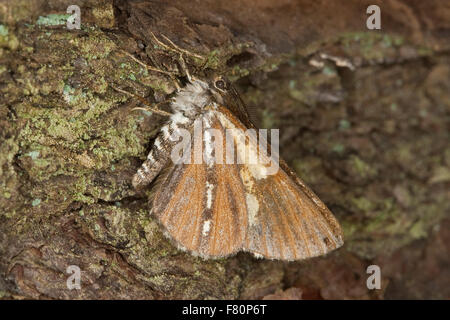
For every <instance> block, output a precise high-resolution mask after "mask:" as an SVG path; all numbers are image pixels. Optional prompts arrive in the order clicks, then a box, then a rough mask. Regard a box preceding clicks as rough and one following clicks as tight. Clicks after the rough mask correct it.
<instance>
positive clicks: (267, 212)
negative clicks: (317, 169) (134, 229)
mask: <svg viewBox="0 0 450 320" xmlns="http://www.w3.org/2000/svg"><path fill="white" fill-rule="evenodd" d="M170 106H171V109H172V111H173V113H172V115H171V116H170V119H169V121H168V122H167V123H166V124H165V125H164V126H163V127H162V128H161V130H160V132H159V134H158V135H157V137H156V139H155V141H154V145H153V148H152V149H151V151H150V153H149V154H148V157H147V159H146V160H145V162H144V163H143V164H142V166H141V167H140V168H139V170H138V171H137V173H136V174H135V175H134V177H133V180H132V184H133V186H134V188H136V189H142V188H144V187H145V186H147V185H148V184H150V183H152V182H153V183H154V186H153V187H152V190H154V192H153V196H152V198H151V200H150V207H151V213H152V214H153V215H154V216H155V217H156V218H157V220H158V221H159V223H160V224H161V225H162V226H163V228H164V229H165V231H166V235H168V236H169V238H171V239H172V240H173V241H174V242H175V243H176V245H177V246H178V247H179V248H180V249H182V250H185V251H188V252H190V253H192V254H194V255H197V256H201V257H203V258H205V259H212V258H221V257H227V256H230V255H233V254H235V253H237V252H239V251H247V252H250V253H252V254H253V255H254V256H256V257H264V258H267V259H279V260H287V261H292V260H300V259H306V258H310V257H315V256H320V255H323V254H326V253H328V252H330V251H331V250H334V249H336V248H338V247H340V246H342V244H343V235H342V231H341V227H340V226H339V223H338V222H337V220H336V218H335V217H334V216H333V214H332V213H331V212H330V211H329V209H328V208H327V207H326V206H325V204H324V203H323V202H322V201H321V200H320V199H319V198H318V197H317V196H316V195H315V194H314V193H313V192H312V191H311V190H310V189H309V188H308V187H307V186H306V185H305V183H304V182H303V181H302V180H301V179H300V178H298V177H297V176H296V174H295V173H294V172H293V171H292V170H291V169H290V168H289V167H288V166H287V164H286V163H285V162H284V161H283V160H282V159H279V160H278V161H279V169H278V171H277V172H276V173H275V174H264V165H259V167H258V165H257V164H256V165H255V164H249V163H245V162H244V163H239V162H237V163H231V164H230V163H227V162H226V161H212V162H211V161H210V162H208V161H203V162H202V163H195V161H191V162H189V163H184V162H179V163H174V162H173V161H171V154H172V152H173V149H174V147H175V146H176V144H177V143H179V141H174V140H175V139H172V138H171V137H172V136H173V134H174V133H176V132H177V131H180V130H186V131H188V132H193V131H194V128H193V127H194V123H195V121H200V122H201V123H202V124H203V131H204V133H206V130H208V129H212V128H214V129H215V130H216V132H217V131H218V132H222V133H223V136H226V131H227V130H228V129H233V130H235V129H238V130H242V131H245V130H247V129H249V128H255V126H254V125H253V123H252V122H251V121H250V118H249V114H248V112H247V109H246V107H245V105H244V103H243V101H242V100H241V98H240V96H239V94H238V92H237V91H236V89H235V88H234V87H233V86H232V84H231V83H230V81H229V80H228V79H226V78H225V77H222V76H219V77H214V78H212V79H206V80H200V79H193V78H192V79H191V78H189V82H188V83H187V84H186V85H185V86H184V87H183V88H180V90H179V91H178V92H177V93H176V95H175V96H174V98H173V100H172V101H171V105H170ZM233 130H231V132H233ZM229 131H230V130H228V132H229ZM234 132H236V130H235V131H234ZM232 135H233V134H232ZM236 135H237V134H235V136H231V138H232V140H233V139H234V140H235V142H236V146H237V147H242V145H241V146H240V145H239V143H238V142H239V141H238V138H239V137H237V136H236ZM209 138H210V137H209ZM241 141H242V140H241ZM212 143H213V141H212V139H206V138H204V139H203V142H202V147H203V148H204V150H205V151H206V152H208V151H209V152H211V150H212V146H211V144H212ZM245 144H246V145H247V146H249V147H250V148H252V147H253V149H254V150H257V149H258V145H257V144H256V142H255V141H254V140H251V139H250V140H246V142H245ZM249 144H250V145H249ZM188 148H190V151H192V152H191V153H190V154H191V156H190V157H193V154H195V152H196V151H198V150H196V148H199V146H197V147H196V146H195V143H194V142H192V143H190V144H189V145H188ZM200 149H201V148H200ZM223 157H225V156H224V155H223ZM191 160H192V159H191ZM216 160H217V159H216Z"/></svg>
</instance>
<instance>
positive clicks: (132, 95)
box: [109, 84, 172, 117]
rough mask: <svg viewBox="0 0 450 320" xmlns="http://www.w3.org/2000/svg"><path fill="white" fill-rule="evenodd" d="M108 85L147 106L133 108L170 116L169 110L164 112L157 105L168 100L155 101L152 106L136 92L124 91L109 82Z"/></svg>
mask: <svg viewBox="0 0 450 320" xmlns="http://www.w3.org/2000/svg"><path fill="white" fill-rule="evenodd" d="M109 86H110V87H111V88H113V89H114V90H116V91H117V92H120V93H123V94H126V95H128V96H130V97H133V98H136V99H138V100H139V101H140V102H142V103H143V104H144V105H146V106H147V108H133V110H146V111H150V112H154V113H156V114H159V115H162V116H166V117H170V116H171V115H172V114H171V113H169V112H166V111H164V110H160V109H158V107H159V106H160V105H161V104H164V103H167V102H169V101H170V100H165V101H162V102H160V103H157V104H155V105H154V107H153V106H152V105H151V103H150V102H148V101H147V100H145V99H144V98H143V97H141V96H139V95H137V94H135V93H132V92H128V91H125V90H122V89H120V88H117V87H115V86H113V85H111V84H110V85H109Z"/></svg>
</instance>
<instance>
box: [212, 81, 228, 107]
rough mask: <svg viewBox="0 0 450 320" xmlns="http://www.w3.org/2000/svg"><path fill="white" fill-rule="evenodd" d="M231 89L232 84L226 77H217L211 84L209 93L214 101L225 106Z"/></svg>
mask: <svg viewBox="0 0 450 320" xmlns="http://www.w3.org/2000/svg"><path fill="white" fill-rule="evenodd" d="M230 88H231V83H230V81H229V80H228V79H227V78H225V77H224V76H216V77H214V78H212V80H211V81H210V83H209V91H210V93H211V96H212V99H213V100H214V101H215V102H216V103H218V104H221V105H223V104H224V100H225V96H226V95H227V94H228V92H229V90H230Z"/></svg>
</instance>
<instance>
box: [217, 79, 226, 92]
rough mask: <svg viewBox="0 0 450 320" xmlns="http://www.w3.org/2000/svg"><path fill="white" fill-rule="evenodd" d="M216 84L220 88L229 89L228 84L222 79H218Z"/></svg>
mask: <svg viewBox="0 0 450 320" xmlns="http://www.w3.org/2000/svg"><path fill="white" fill-rule="evenodd" d="M214 86H215V87H216V88H217V89H220V90H227V84H226V83H225V81H223V80H222V79H219V80H216V82H214Z"/></svg>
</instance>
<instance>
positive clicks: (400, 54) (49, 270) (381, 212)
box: [0, 0, 450, 299]
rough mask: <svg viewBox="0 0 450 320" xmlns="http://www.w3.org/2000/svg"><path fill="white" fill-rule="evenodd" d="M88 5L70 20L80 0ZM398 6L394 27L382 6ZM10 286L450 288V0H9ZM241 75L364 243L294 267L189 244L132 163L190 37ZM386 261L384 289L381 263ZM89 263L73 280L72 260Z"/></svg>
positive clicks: (222, 293) (129, 295)
mask: <svg viewBox="0 0 450 320" xmlns="http://www.w3.org/2000/svg"><path fill="white" fill-rule="evenodd" d="M71 4H77V5H79V6H80V8H81V23H82V26H81V29H80V30H68V29H67V27H66V24H65V23H66V22H65V21H66V19H67V15H65V13H66V9H67V7H68V6H69V5H71ZM371 4H377V5H378V6H379V7H380V8H381V30H368V29H367V27H366V19H367V18H368V16H369V15H368V14H366V9H367V7H368V6H369V5H371ZM0 23H1V24H0V92H1V96H0V298H6V299H9V298H13V299H20V298H53V299H111V298H119V299H172V298H183V299H207V298H215V299H226V298H228V299H236V298H251V299H253V298H263V297H269V298H287V299H297V298H318V299H319V298H323V299H331V298H337V299H341V298H358V299H371V298H449V297H450V292H449V286H448V285H446V281H448V279H449V278H450V274H449V272H450V271H449V270H448V263H449V255H448V252H449V243H450V241H449V240H450V239H449V237H450V234H449V229H450V228H449V226H450V220H449V212H450V201H449V199H450V194H449V190H450V188H449V186H450V144H449V141H450V134H449V128H450V123H449V122H450V121H449V119H450V53H449V52H450V51H449V50H450V41H449V39H450V4H449V2H448V1H444V0H443V1H437V0H435V1H419V0H415V1H402V0H390V1H373V0H370V1H369V0H368V1H365V0H361V1H357V0H351V1H349V0H339V1H313V0H299V1H288V0H277V1H271V0H265V1H239V0H226V1H217V0H203V1H200V2H198V1H187V0H184V1H183V0H170V1H125V0H122V1H112V0H103V1H93V0H85V1H81V0H80V1H74V0H68V1H65V0H59V1H56V0H55V1H43V0H35V1H25V0H23V1H22V0H19V1H17V0H16V1H12V0H11V1H8V0H7V1H5V0H3V1H1V2H0ZM150 31H152V32H154V33H155V34H157V35H161V34H162V35H165V36H166V37H167V38H169V39H171V40H172V41H173V42H174V43H175V44H176V45H177V46H179V47H181V48H183V49H185V50H188V51H190V52H193V53H196V54H199V55H202V56H204V57H205V58H206V63H204V62H205V61H203V60H202V59H199V58H195V57H191V56H189V55H187V56H186V62H187V65H188V67H189V69H190V70H191V72H192V73H194V74H198V75H199V76H201V75H204V74H205V72H216V73H219V74H225V75H227V76H229V77H230V78H231V79H232V80H233V81H234V82H235V83H236V85H237V87H238V88H239V90H240V92H241V93H242V97H243V99H244V101H246V103H247V104H248V106H249V108H250V109H251V110H253V113H254V115H255V116H256V119H257V122H258V124H259V125H260V126H262V127H265V128H280V133H281V143H280V150H281V153H282V156H284V158H285V159H286V160H287V161H288V163H289V164H290V165H291V166H292V167H293V168H295V170H296V171H297V173H298V174H299V175H300V176H301V177H302V178H303V179H304V180H305V181H306V182H307V183H308V184H309V185H310V186H311V187H312V189H314V190H315V191H316V193H317V194H318V195H319V196H320V197H321V199H322V200H323V201H324V202H325V203H326V204H327V205H328V206H329V207H330V209H331V210H332V211H333V212H334V213H335V215H336V216H337V218H338V219H339V221H340V222H341V223H342V226H343V228H344V231H345V238H346V242H345V244H344V247H342V248H341V249H339V250H337V251H335V252H333V253H332V254H329V255H327V256H325V257H320V258H314V259H310V260H307V261H300V262H291V263H284V262H278V261H268V260H258V259H255V258H253V257H251V256H250V255H248V254H245V253H240V254H238V255H237V256H234V257H231V258H228V259H220V260H209V261H204V260H202V259H200V258H196V257H193V256H191V255H189V254H187V253H183V252H180V251H178V250H177V249H176V248H175V247H174V246H173V245H172V244H171V243H170V241H169V240H167V239H166V238H165V237H164V236H163V232H162V230H161V229H160V227H159V226H158V225H157V224H156V222H155V220H154V219H153V218H152V217H151V216H150V215H149V207H148V204H147V200H146V197H145V196H142V195H137V194H136V193H135V192H134V190H133V189H132V187H131V183H130V181H131V177H132V175H133V174H134V172H135V171H136V169H137V168H138V166H139V164H140V163H141V162H142V160H143V159H144V158H145V156H146V154H147V152H148V150H149V148H150V147H151V140H152V138H153V137H154V136H155V134H156V132H157V129H158V128H159V126H160V125H161V123H162V121H163V118H162V117H160V116H157V115H151V116H148V115H147V114H145V113H142V112H140V111H132V109H133V108H134V107H135V106H137V105H138V101H137V100H136V99H132V98H129V97H128V96H126V95H124V94H122V93H119V92H117V91H115V90H113V89H112V88H111V86H115V87H119V88H122V89H124V90H127V91H130V92H135V93H137V94H139V95H141V96H145V97H146V98H147V99H148V100H149V101H151V102H157V101H162V100H164V98H165V97H166V94H169V93H171V92H172V91H173V89H174V85H173V81H172V80H171V79H170V78H168V77H167V76H166V75H164V74H161V73H157V72H152V71H148V70H145V68H144V67H142V66H141V65H139V64H138V63H136V62H135V61H133V60H132V59H131V58H130V57H129V56H127V55H126V54H124V52H123V51H121V49H122V50H125V51H127V52H129V53H131V54H133V55H134V56H135V57H138V58H139V59H140V60H141V61H144V62H145V63H147V64H149V65H153V66H158V67H160V68H164V69H166V70H171V71H174V72H177V70H178V69H179V68H178V67H179V63H178V61H177V57H176V56H174V54H173V52H171V51H170V50H167V48H163V47H161V46H158V44H157V43H156V42H155V41H154V39H153V37H152V36H151V32H150ZM372 264H376V265H378V266H380V268H381V285H382V287H381V289H380V290H369V289H368V288H367V286H366V279H367V277H368V276H369V275H368V274H367V273H366V268H367V267H368V266H369V265H372ZM70 265H75V266H78V267H79V268H80V270H81V290H76V289H73V290H69V289H68V287H67V285H66V280H67V279H68V277H69V276H70V274H68V273H67V267H68V266H70Z"/></svg>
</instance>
